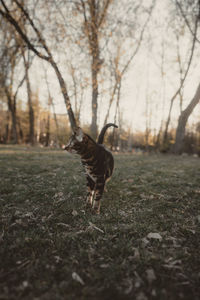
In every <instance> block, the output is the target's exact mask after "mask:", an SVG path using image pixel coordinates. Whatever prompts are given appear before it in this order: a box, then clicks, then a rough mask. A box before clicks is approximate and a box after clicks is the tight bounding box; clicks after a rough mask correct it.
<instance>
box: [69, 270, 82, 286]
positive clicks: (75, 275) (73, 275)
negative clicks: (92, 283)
mask: <svg viewBox="0 0 200 300" xmlns="http://www.w3.org/2000/svg"><path fill="white" fill-rule="evenodd" d="M72 278H73V279H74V280H75V281H77V282H79V283H80V284H82V285H84V284H85V283H84V281H83V279H82V278H81V277H80V276H79V275H78V274H77V273H76V272H73V273H72Z"/></svg>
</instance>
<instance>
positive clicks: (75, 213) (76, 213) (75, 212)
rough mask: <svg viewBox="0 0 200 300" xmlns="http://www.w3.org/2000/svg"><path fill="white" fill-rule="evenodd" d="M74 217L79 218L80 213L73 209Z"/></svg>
mask: <svg viewBox="0 0 200 300" xmlns="http://www.w3.org/2000/svg"><path fill="white" fill-rule="evenodd" d="M72 216H74V217H76V216H78V212H77V211H76V210H75V209H73V211H72Z"/></svg>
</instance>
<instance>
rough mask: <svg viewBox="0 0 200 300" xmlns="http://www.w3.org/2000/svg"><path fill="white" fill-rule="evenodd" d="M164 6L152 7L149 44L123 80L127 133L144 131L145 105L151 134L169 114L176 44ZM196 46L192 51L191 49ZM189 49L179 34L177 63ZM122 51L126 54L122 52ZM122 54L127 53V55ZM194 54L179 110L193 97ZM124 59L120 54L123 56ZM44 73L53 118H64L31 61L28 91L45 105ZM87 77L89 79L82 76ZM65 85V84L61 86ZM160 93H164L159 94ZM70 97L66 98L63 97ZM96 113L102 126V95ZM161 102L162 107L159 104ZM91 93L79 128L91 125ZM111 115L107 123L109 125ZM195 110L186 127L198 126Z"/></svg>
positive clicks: (54, 89)
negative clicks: (56, 115) (130, 130)
mask: <svg viewBox="0 0 200 300" xmlns="http://www.w3.org/2000/svg"><path fill="white" fill-rule="evenodd" d="M167 3H169V2H168V0H166V1H162V0H159V1H157V5H156V8H155V11H154V13H153V20H152V22H150V24H149V26H148V30H149V31H150V32H151V33H152V35H153V36H152V37H151V38H152V39H151V40H149V44H148V43H147V42H145V43H143V44H142V46H141V48H140V50H139V52H138V54H137V56H136V58H135V60H134V61H133V62H132V63H131V65H130V67H129V69H128V71H127V73H126V74H125V77H124V78H123V81H122V91H121V102H120V110H121V112H122V114H123V120H124V126H125V127H131V128H132V130H133V131H137V130H144V129H145V126H146V125H145V124H146V110H147V104H146V101H147V99H148V102H149V105H148V114H149V115H151V127H152V129H154V128H156V129H158V128H159V127H160V123H161V119H162V116H163V115H164V119H165V120H166V116H167V113H168V109H169V100H170V98H171V97H172V96H173V94H174V93H175V91H176V90H177V88H178V86H179V73H178V69H177V66H178V64H177V62H176V56H177V52H176V49H177V48H176V40H175V35H173V32H172V29H171V28H169V29H168V27H167V21H168V20H169V15H168V9H167ZM162 42H164V43H165V44H166V45H167V46H166V47H165V64H164V72H165V79H164V81H163V79H162V78H161V52H162V46H161V44H162ZM197 46H198V45H197ZM190 48H191V36H190V34H189V32H188V31H187V29H186V31H185V35H184V36H181V37H180V49H181V50H180V51H181V54H182V59H183V61H186V62H187V60H188V57H189V55H188V53H189V52H188V51H189V50H190ZM125 51H126V49H125ZM127 52H128V50H127ZM199 55H200V52H197V50H195V55H194V60H193V64H192V66H191V70H190V72H189V74H188V77H187V79H186V82H185V85H184V105H183V108H184V107H186V105H187V104H188V103H189V102H190V101H191V99H192V97H193V96H194V94H195V91H196V89H197V85H198V83H199V81H200V72H199V70H200V59H198V58H199ZM124 59H126V53H125V56H124ZM44 66H45V68H47V73H48V82H49V85H50V92H51V94H52V96H53V98H54V103H55V107H56V112H57V113H65V112H66V108H65V105H64V100H63V97H62V94H61V92H60V87H59V84H58V81H57V78H56V77H55V75H54V71H53V70H52V68H51V67H50V66H48V65H47V63H45V62H43V61H41V60H40V59H38V58H35V60H34V64H33V66H32V68H31V84H32V88H33V90H38V91H39V97H40V100H41V102H42V103H43V104H45V103H47V90H46V83H45V80H44V71H43V67H44ZM61 68H62V74H63V77H64V78H65V79H67V69H66V65H65V64H63V67H61ZM88 76H90V75H89V74H88ZM66 83H67V85H68V81H67V80H66ZM164 91H165V92H164ZM69 95H70V92H69ZM19 96H20V98H22V99H24V97H26V92H25V90H24V89H22V90H21V91H20V93H19ZM99 101H100V102H99V112H98V117H99V120H98V125H100V127H101V126H102V124H103V119H104V117H105V113H106V111H107V107H108V101H109V98H108V95H103V96H101V97H100V98H99ZM163 101H164V104H163ZM90 102H91V91H89V90H88V91H87V92H86V93H85V97H84V106H83V109H82V111H81V123H82V124H84V123H88V124H89V123H90V121H91V104H90ZM178 103H179V101H178V98H177V99H176V101H175V105H174V109H173V114H172V116H173V120H172V121H173V122H172V124H173V125H174V126H176V122H177V120H178V115H179V104H178ZM113 111H114V109H112V110H111V112H112V114H111V117H110V119H109V120H108V121H109V122H113V121H114V119H113ZM199 116H200V105H198V107H197V108H196V109H195V111H194V113H193V115H192V117H191V118H190V123H192V122H194V121H195V122H197V121H200V117H199Z"/></svg>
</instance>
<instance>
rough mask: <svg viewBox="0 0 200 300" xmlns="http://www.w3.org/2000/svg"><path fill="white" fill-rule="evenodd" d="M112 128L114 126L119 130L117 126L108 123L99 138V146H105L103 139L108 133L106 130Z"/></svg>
mask: <svg viewBox="0 0 200 300" xmlns="http://www.w3.org/2000/svg"><path fill="white" fill-rule="evenodd" d="M110 126H113V127H115V128H118V126H117V125H115V124H113V123H108V124H106V125H105V126H104V127H103V128H102V129H101V132H100V134H99V137H98V141H97V144H103V139H104V135H105V133H106V130H107V129H108V127H110Z"/></svg>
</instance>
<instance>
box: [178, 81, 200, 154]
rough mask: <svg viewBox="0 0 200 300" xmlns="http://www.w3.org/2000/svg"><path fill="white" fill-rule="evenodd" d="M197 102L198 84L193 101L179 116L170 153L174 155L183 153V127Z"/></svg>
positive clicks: (199, 99)
mask: <svg viewBox="0 0 200 300" xmlns="http://www.w3.org/2000/svg"><path fill="white" fill-rule="evenodd" d="M199 101H200V84H199V85H198V88H197V90H196V93H195V95H194V97H193V99H192V100H191V102H190V103H189V104H188V106H187V107H186V108H185V109H184V110H183V111H182V113H181V114H180V117H179V120H178V126H177V129H176V140H175V144H174V146H173V148H172V151H173V152H174V153H175V154H181V153H182V151H183V143H184V137H185V126H186V124H187V121H188V118H189V116H190V115H191V113H192V112H193V110H194V108H195V106H196V105H197V104H198V103H199Z"/></svg>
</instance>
